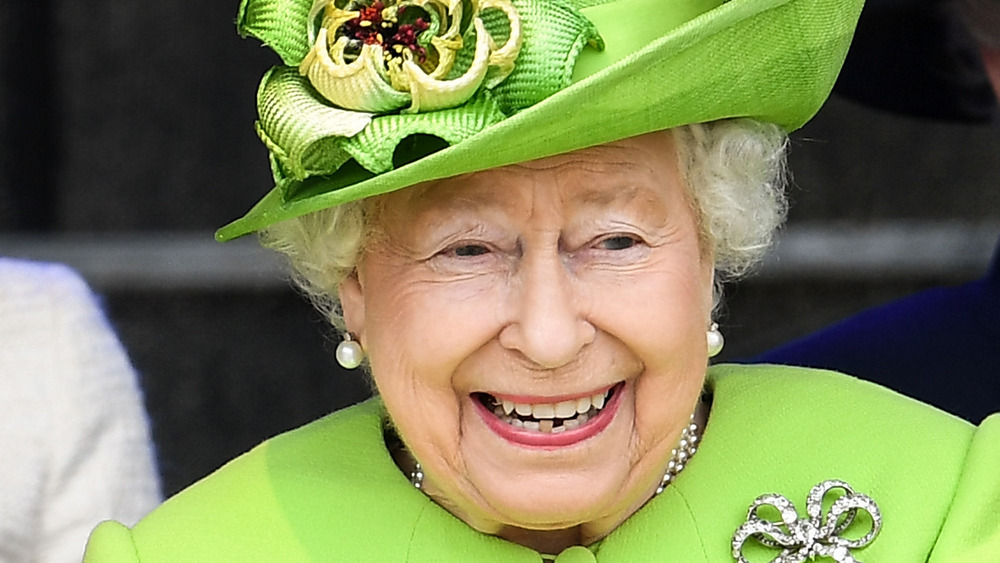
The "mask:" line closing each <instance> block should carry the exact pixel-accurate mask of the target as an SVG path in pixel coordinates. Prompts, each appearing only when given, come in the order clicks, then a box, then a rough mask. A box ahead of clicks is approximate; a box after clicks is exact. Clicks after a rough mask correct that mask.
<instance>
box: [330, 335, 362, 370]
mask: <svg viewBox="0 0 1000 563" xmlns="http://www.w3.org/2000/svg"><path fill="white" fill-rule="evenodd" d="M364 359H365V351H364V350H363V349H362V348H361V344H360V343H359V342H358V341H357V340H354V339H353V338H351V333H349V332H345V333H344V339H343V340H341V341H340V344H337V363H338V364H340V365H341V367H343V368H344V369H354V368H356V367H358V366H360V365H361V362H362V361H363V360H364Z"/></svg>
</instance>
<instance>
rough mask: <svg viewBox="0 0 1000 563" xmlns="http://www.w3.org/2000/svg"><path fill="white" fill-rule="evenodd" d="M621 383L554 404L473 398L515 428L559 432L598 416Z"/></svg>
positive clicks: (483, 396)
mask: <svg viewBox="0 0 1000 563" xmlns="http://www.w3.org/2000/svg"><path fill="white" fill-rule="evenodd" d="M623 386H624V383H619V384H617V385H615V386H613V387H611V388H609V389H607V390H606V391H602V392H599V393H595V394H593V395H588V396H584V397H579V398H576V399H569V400H565V401H560V402H557V403H519V402H515V401H512V400H510V399H502V398H500V397H495V396H493V395H490V394H489V393H474V394H473V397H474V398H475V399H476V400H477V401H479V403H480V404H482V405H483V407H485V409H486V410H487V411H488V412H490V413H492V414H493V416H494V417H495V418H496V419H499V421H500V422H502V423H503V424H505V425H507V426H509V427H511V428H512V429H515V431H517V430H521V431H529V432H538V433H542V434H560V433H563V432H568V431H571V430H575V429H578V428H581V427H583V426H585V425H587V423H588V422H591V421H593V420H594V419H595V418H597V417H598V415H599V414H600V413H601V412H602V411H604V409H605V408H606V407H608V406H609V405H610V404H611V403H612V402H613V401H614V399H615V397H616V395H617V393H618V392H619V391H620V390H621V389H622V387H623Z"/></svg>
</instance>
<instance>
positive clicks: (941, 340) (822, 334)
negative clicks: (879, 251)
mask: <svg viewBox="0 0 1000 563" xmlns="http://www.w3.org/2000/svg"><path fill="white" fill-rule="evenodd" d="M750 361H751V362H768V363H778V364H790V365H797V366H807V367H817V368H826V369H833V370H837V371H841V372H844V373H849V374H852V375H856V376H858V377H862V378H864V379H868V380H870V381H874V382H876V383H880V384H882V385H884V386H886V387H889V388H891V389H895V390H897V391H899V392H901V393H903V394H906V395H909V396H911V397H915V398H917V399H920V400H921V401H924V402H927V403H930V404H932V405H935V406H937V407H939V408H942V409H944V410H946V411H948V412H951V413H953V414H956V415H958V416H961V417H962V418H965V419H967V420H969V421H971V422H974V423H978V422H979V421H981V420H982V419H983V418H985V417H986V416H987V415H988V414H990V413H992V412H996V411H997V409H998V408H1000V245H998V246H997V249H996V250H995V251H994V255H993V261H992V264H991V265H990V269H989V272H987V274H986V276H985V277H984V278H982V279H980V280H977V281H974V282H971V283H967V284H964V285H960V286H957V287H942V288H935V289H930V290H927V291H923V292H920V293H917V294H914V295H911V296H909V297H906V298H903V299H900V300H898V301H894V302H891V303H888V304H886V305H882V306H879V307H875V308H873V309H868V310H866V311H863V312H861V313H859V314H857V315H855V316H853V317H849V318H848V319H846V320H844V321H841V322H839V323H837V324H834V325H832V326H830V327H828V328H825V329H823V330H820V331H818V332H815V333H813V334H810V335H808V336H805V337H803V338H800V339H798V340H794V341H792V342H790V343H788V344H785V345H783V346H781V347H779V348H776V349H774V350H771V351H769V352H765V353H764V354H762V355H760V356H757V357H755V358H752V359H751V360H750Z"/></svg>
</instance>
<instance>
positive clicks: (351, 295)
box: [338, 270, 365, 346]
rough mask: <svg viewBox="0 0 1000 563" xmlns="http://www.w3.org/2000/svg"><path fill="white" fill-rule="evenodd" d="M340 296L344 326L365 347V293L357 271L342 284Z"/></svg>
mask: <svg viewBox="0 0 1000 563" xmlns="http://www.w3.org/2000/svg"><path fill="white" fill-rule="evenodd" d="M338 294H339V295H340V307H341V310H342V311H343V312H344V324H345V325H346V327H347V330H348V332H350V333H351V334H353V335H355V336H356V337H357V338H358V340H359V341H360V342H361V345H362V346H364V334H365V293H364V287H362V285H361V280H360V278H359V277H358V272H357V270H355V271H354V272H353V273H352V274H351V275H349V276H347V278H345V279H344V281H342V282H340V288H339V291H338Z"/></svg>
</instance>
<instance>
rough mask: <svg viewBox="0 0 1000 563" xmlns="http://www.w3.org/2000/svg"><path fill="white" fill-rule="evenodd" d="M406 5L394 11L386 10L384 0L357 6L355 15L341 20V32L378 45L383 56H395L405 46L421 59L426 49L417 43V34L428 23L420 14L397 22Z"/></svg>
mask: <svg viewBox="0 0 1000 563" xmlns="http://www.w3.org/2000/svg"><path fill="white" fill-rule="evenodd" d="M406 9H407V8H406V6H402V7H400V8H399V9H398V10H396V11H395V12H394V13H393V12H392V11H388V12H387V11H386V9H385V4H384V3H382V2H381V1H378V0H376V1H375V2H372V3H371V5H368V6H361V7H359V9H358V10H357V11H358V17H356V18H354V19H352V20H350V21H348V22H346V23H344V26H343V28H341V29H342V33H343V34H344V35H346V36H347V37H348V39H351V40H352V41H355V42H359V43H362V44H365V45H381V46H382V49H383V51H384V52H385V56H386V59H387V60H388V59H391V58H399V57H401V56H402V55H403V52H404V51H406V50H409V51H410V52H412V53H413V54H414V55H416V56H417V59H418V61H419V62H421V63H422V62H424V60H425V59H426V58H427V49H425V48H424V47H422V46H421V45H419V44H418V43H417V38H418V37H419V35H420V34H421V33H423V32H424V31H427V29H428V28H429V27H430V24H428V23H427V21H426V20H425V19H424V18H423V17H417V18H414V19H413V20H412V21H411V22H410V23H405V24H400V23H399V19H400V17H401V16H402V15H403V13H404V12H405V11H406ZM359 47H360V45H359ZM359 50H360V49H359Z"/></svg>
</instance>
